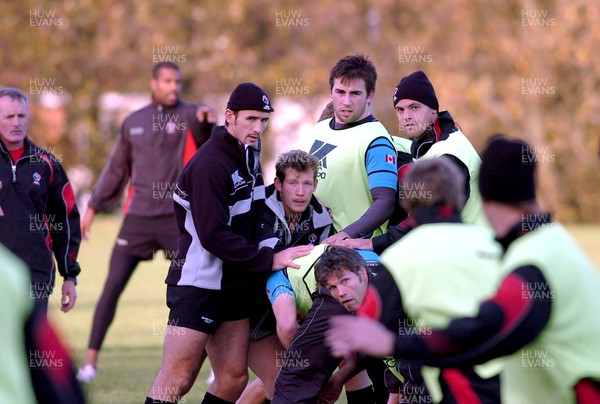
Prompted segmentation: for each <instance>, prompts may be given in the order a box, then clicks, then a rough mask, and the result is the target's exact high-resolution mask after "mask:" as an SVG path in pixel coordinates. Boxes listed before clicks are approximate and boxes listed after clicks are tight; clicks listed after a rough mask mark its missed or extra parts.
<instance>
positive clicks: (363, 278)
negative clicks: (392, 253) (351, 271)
mask: <svg viewBox="0 0 600 404" xmlns="http://www.w3.org/2000/svg"><path fill="white" fill-rule="evenodd" d="M358 274H359V276H360V280H361V281H362V282H369V274H368V273H367V270H366V269H364V268H361V269H360V271H359V272H358Z"/></svg>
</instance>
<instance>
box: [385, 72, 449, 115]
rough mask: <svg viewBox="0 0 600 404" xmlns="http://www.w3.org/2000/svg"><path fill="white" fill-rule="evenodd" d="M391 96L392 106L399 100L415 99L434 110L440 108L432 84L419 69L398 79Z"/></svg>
mask: <svg viewBox="0 0 600 404" xmlns="http://www.w3.org/2000/svg"><path fill="white" fill-rule="evenodd" d="M392 98H393V101H394V107H396V103H397V102H398V101H399V100H415V101H419V102H420V103H422V104H425V105H427V106H428V107H429V108H432V109H435V110H436V111H438V110H439V109H440V105H439V104H438V99H437V97H436V95H435V90H434V89H433V85H432V84H431V81H429V79H428V78H427V75H425V73H423V72H422V71H421V70H419V71H416V72H414V73H412V74H410V75H408V76H406V77H404V78H403V79H402V80H400V83H398V85H397V86H396V91H394V96H393V97H392Z"/></svg>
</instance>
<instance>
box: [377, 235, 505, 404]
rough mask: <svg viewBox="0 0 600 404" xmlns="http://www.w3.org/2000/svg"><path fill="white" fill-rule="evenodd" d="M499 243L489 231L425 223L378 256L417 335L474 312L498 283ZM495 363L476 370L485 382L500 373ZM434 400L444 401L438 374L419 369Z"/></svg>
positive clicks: (432, 370)
mask: <svg viewBox="0 0 600 404" xmlns="http://www.w3.org/2000/svg"><path fill="white" fill-rule="evenodd" d="M500 256H501V249H500V245H499V244H497V243H496V242H495V241H494V238H493V234H492V232H491V231H490V230H489V229H486V228H484V227H481V226H475V225H471V224H462V223H436V224H425V225H422V226H419V227H417V228H416V229H414V230H412V231H411V232H410V233H408V234H407V235H406V236H405V237H404V238H402V240H401V241H399V242H397V243H395V244H393V245H392V246H391V247H389V248H388V249H386V250H385V251H384V252H383V254H382V255H381V262H382V263H383V264H384V265H385V267H386V268H387V269H388V270H389V271H390V273H391V274H392V276H393V277H394V280H395V281H396V285H397V286H398V289H399V290H400V295H401V296H402V304H403V307H404V310H405V312H406V314H407V315H408V317H409V318H410V323H409V324H405V325H407V326H412V327H415V328H418V329H419V330H420V331H419V332H421V333H425V335H426V333H431V332H432V330H433V329H436V328H437V329H440V328H445V327H446V326H447V325H448V323H449V322H450V320H451V319H453V318H455V317H471V316H474V315H476V314H477V311H478V308H479V304H480V303H481V301H482V300H484V299H486V298H488V297H490V296H492V295H493V294H494V293H495V291H496V289H497V287H498V285H499V283H500V276H501V273H500V268H499V265H500ZM500 369H501V364H500V362H498V361H494V362H487V363H485V364H483V365H480V366H476V367H475V370H476V371H477V373H478V374H479V375H480V376H481V377H483V378H489V377H491V376H493V375H497V374H498V373H499V372H500ZM422 373H423V378H424V380H425V382H426V384H427V388H428V389H429V392H430V394H431V396H432V398H433V400H434V401H435V402H439V401H440V400H441V398H442V393H441V388H440V387H439V383H438V381H437V378H438V376H439V370H438V369H433V368H427V367H423V369H422Z"/></svg>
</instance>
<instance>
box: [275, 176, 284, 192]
mask: <svg viewBox="0 0 600 404" xmlns="http://www.w3.org/2000/svg"><path fill="white" fill-rule="evenodd" d="M273 184H275V189H276V190H278V191H279V192H281V188H282V185H283V184H282V183H281V180H280V179H279V177H275V179H274V180H273Z"/></svg>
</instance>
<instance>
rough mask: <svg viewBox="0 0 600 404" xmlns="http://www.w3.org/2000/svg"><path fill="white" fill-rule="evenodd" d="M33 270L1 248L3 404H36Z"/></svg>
mask: <svg viewBox="0 0 600 404" xmlns="http://www.w3.org/2000/svg"><path fill="white" fill-rule="evenodd" d="M29 277H30V274H29V270H28V269H27V267H25V265H24V264H23V263H22V262H21V261H20V260H18V259H17V258H15V256H14V255H13V254H12V253H11V252H9V251H8V250H7V249H6V248H5V247H3V246H2V245H0V278H2V288H1V290H0V324H2V331H0V358H1V359H0V403H35V402H36V400H35V397H34V395H33V388H32V385H31V378H30V376H29V362H28V357H29V355H28V354H26V352H25V334H24V329H25V321H26V319H27V317H28V316H29V313H30V312H31V306H32V304H31V300H30V299H29Z"/></svg>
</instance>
